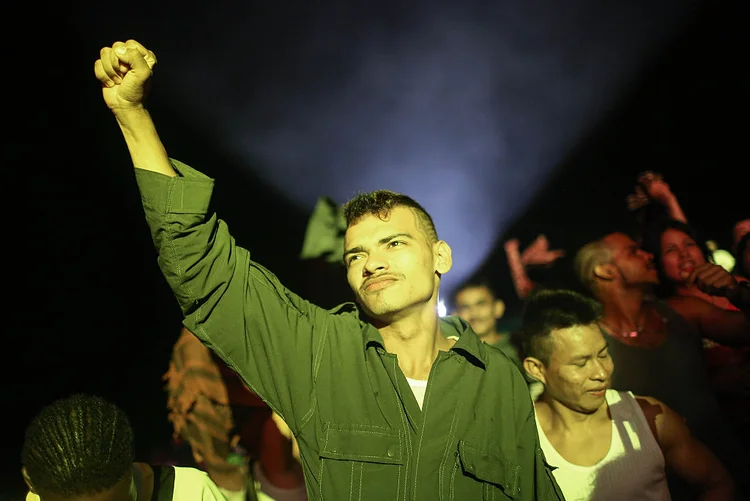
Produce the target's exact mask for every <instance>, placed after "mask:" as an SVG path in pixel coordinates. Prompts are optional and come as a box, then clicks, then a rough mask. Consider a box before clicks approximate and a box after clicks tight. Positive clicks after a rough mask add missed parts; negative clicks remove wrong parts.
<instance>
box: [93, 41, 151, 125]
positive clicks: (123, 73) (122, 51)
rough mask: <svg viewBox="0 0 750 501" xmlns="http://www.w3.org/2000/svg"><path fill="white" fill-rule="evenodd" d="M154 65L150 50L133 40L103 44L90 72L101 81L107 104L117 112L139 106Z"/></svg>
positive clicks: (141, 103)
mask: <svg viewBox="0 0 750 501" xmlns="http://www.w3.org/2000/svg"><path fill="white" fill-rule="evenodd" d="M154 65H156V56H155V55H154V53H153V52H151V51H150V50H148V49H146V47H144V46H143V45H141V44H140V43H138V42H136V41H135V40H128V41H127V42H115V43H114V44H112V47H104V48H103V49H102V50H101V52H100V54H99V59H97V60H96V63H94V75H96V78H97V79H98V80H99V81H100V82H101V83H102V95H103V97H104V102H105V103H107V107H108V108H109V109H110V110H112V111H113V112H115V113H117V112H118V111H124V110H127V109H132V108H137V107H140V106H142V105H143V101H144V100H145V97H146V83H147V82H148V80H149V78H150V77H151V74H152V72H153V68H154Z"/></svg>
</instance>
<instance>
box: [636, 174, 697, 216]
mask: <svg viewBox="0 0 750 501" xmlns="http://www.w3.org/2000/svg"><path fill="white" fill-rule="evenodd" d="M650 200H654V201H656V202H657V203H659V204H660V205H662V206H663V207H664V209H665V210H666V212H667V215H668V216H669V218H670V219H674V220H676V221H681V222H683V223H687V217H686V216H685V213H684V212H683V210H682V207H681V206H680V203H679V202H678V201H677V197H676V196H675V194H674V193H672V190H671V189H670V188H669V185H668V184H667V183H666V182H664V179H663V178H662V177H661V175H660V174H658V173H655V172H644V173H643V174H641V175H639V176H638V184H637V185H636V187H635V192H634V193H633V194H631V195H629V196H628V199H627V204H628V208H629V209H630V210H637V209H640V208H641V207H643V206H645V205H647V204H648V203H649V201H650Z"/></svg>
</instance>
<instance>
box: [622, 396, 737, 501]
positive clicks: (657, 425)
mask: <svg viewBox="0 0 750 501" xmlns="http://www.w3.org/2000/svg"><path fill="white" fill-rule="evenodd" d="M636 400H637V401H638V404H639V405H640V406H641V409H642V410H643V413H644V415H645V416H646V420H647V421H648V423H649V426H650V427H651V430H652V432H653V433H654V436H655V438H656V441H657V442H658V443H659V446H660V447H661V450H662V453H663V454H664V461H665V463H666V465H667V468H670V469H671V470H673V471H674V472H675V473H676V474H677V475H679V476H680V477H681V478H682V479H683V480H685V481H686V482H688V483H689V484H691V485H694V486H695V487H697V488H698V489H699V490H700V491H701V495H700V497H699V498H698V499H700V500H701V501H732V500H734V483H733V482H732V477H731V476H730V475H729V473H728V472H727V470H726V468H724V466H723V465H722V464H721V462H720V461H719V460H718V459H717V457H716V456H714V454H713V453H712V452H711V451H710V450H709V449H708V448H707V447H706V446H705V445H703V444H702V443H701V442H699V441H698V440H696V439H695V438H694V437H693V436H692V434H691V433H690V429H689V428H688V427H687V425H686V424H685V421H684V420H683V419H682V417H681V416H680V415H679V414H677V413H676V412H674V411H673V410H672V409H670V408H669V407H668V406H666V405H665V404H663V403H662V402H660V401H658V400H656V399H655V398H651V397H640V396H639V397H636Z"/></svg>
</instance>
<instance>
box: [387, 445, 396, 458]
mask: <svg viewBox="0 0 750 501" xmlns="http://www.w3.org/2000/svg"><path fill="white" fill-rule="evenodd" d="M386 454H388V457H389V458H392V457H396V450H395V449H394V448H393V447H388V452H386Z"/></svg>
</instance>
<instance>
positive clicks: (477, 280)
mask: <svg viewBox="0 0 750 501" xmlns="http://www.w3.org/2000/svg"><path fill="white" fill-rule="evenodd" d="M481 288H485V289H487V290H488V291H490V294H492V297H493V299H499V296H498V294H497V291H496V290H495V287H494V286H493V285H492V282H490V280H489V279H488V278H487V277H483V276H482V277H473V278H470V279H468V280H466V281H464V282H462V283H461V285H459V286H458V287H456V289H455V290H454V291H453V294H452V297H451V299H452V300H453V305H454V306H458V304H457V299H458V295H459V294H461V293H462V292H463V291H465V290H466V289H481Z"/></svg>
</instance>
